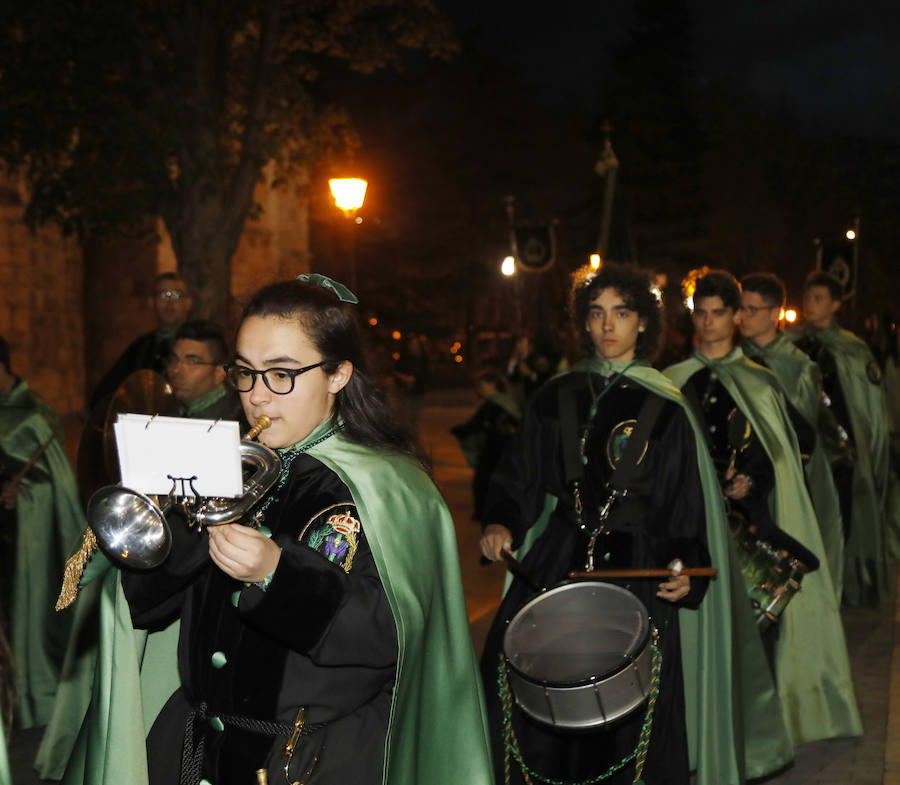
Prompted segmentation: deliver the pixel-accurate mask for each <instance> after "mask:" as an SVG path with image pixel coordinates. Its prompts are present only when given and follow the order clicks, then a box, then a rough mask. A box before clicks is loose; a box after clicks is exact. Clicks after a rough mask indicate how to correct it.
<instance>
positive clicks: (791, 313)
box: [784, 308, 797, 324]
mask: <svg viewBox="0 0 900 785" xmlns="http://www.w3.org/2000/svg"><path fill="white" fill-rule="evenodd" d="M784 319H785V321H787V322H790V323H791V324H793V323H794V322H796V321H797V312H796V311H795V310H794V309H793V308H788V309H787V310H786V311H785V312H784Z"/></svg>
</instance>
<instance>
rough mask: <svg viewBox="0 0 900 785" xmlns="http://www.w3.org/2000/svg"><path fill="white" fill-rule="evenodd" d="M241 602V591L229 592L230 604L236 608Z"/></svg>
mask: <svg viewBox="0 0 900 785" xmlns="http://www.w3.org/2000/svg"><path fill="white" fill-rule="evenodd" d="M240 601H241V590H240V589H238V590H237V591H233V592H231V604H232V605H234V607H235V608H237V606H238V603H239V602H240Z"/></svg>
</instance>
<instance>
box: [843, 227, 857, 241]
mask: <svg viewBox="0 0 900 785" xmlns="http://www.w3.org/2000/svg"><path fill="white" fill-rule="evenodd" d="M844 237H846V238H847V239H848V240H855V239H856V232H854V231H853V230H852V229H848V230H847V231H846V232H844Z"/></svg>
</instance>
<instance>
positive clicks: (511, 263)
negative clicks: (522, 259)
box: [500, 256, 516, 277]
mask: <svg viewBox="0 0 900 785" xmlns="http://www.w3.org/2000/svg"><path fill="white" fill-rule="evenodd" d="M500 272H501V273H503V274H504V275H505V276H507V277H509V276H510V275H515V274H516V260H515V259H514V258H513V257H512V256H507V257H506V258H505V259H504V260H503V262H502V263H501V264H500Z"/></svg>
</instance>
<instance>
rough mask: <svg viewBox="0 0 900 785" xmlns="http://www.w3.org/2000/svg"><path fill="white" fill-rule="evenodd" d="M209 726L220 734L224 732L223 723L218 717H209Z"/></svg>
mask: <svg viewBox="0 0 900 785" xmlns="http://www.w3.org/2000/svg"><path fill="white" fill-rule="evenodd" d="M209 724H210V725H212V726H213V728H215V729H216V730H217V731H219V732H220V733H221V732H222V731H223V730H225V723H224V722H222V720H220V719H219V718H218V717H210V718H209Z"/></svg>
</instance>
